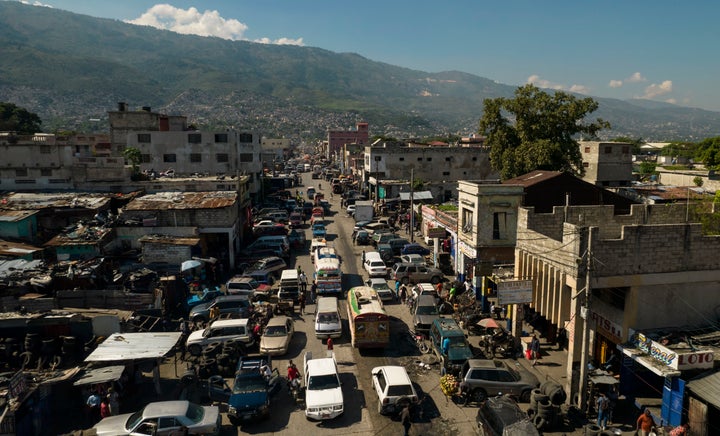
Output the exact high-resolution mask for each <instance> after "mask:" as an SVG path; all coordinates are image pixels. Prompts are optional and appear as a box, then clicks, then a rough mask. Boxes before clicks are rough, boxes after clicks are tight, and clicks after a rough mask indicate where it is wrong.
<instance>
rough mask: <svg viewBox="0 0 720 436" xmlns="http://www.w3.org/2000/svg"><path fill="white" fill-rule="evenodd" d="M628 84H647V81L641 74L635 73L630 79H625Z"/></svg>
mask: <svg viewBox="0 0 720 436" xmlns="http://www.w3.org/2000/svg"><path fill="white" fill-rule="evenodd" d="M625 81H626V82H627V83H638V82H647V79H646V78H644V77H643V75H642V74H640V72H639V71H638V72H635V73H633V74H632V75H631V76H630V77H628V78H627V79H625Z"/></svg>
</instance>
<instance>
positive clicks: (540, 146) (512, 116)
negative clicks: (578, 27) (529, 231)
mask: <svg viewBox="0 0 720 436" xmlns="http://www.w3.org/2000/svg"><path fill="white" fill-rule="evenodd" d="M597 108H598V103H597V102H596V101H595V100H593V99H592V98H589V97H588V98H584V99H577V98H576V97H574V96H572V95H570V94H568V93H565V92H560V91H558V92H555V93H554V94H553V95H550V94H548V93H546V92H544V91H542V90H540V89H539V88H537V87H535V86H534V85H525V86H522V87H520V88H518V89H517V90H516V91H515V98H503V97H500V98H492V99H486V100H485V101H484V112H483V116H482V118H481V119H480V129H479V131H480V134H481V135H484V136H485V137H486V138H487V140H486V144H487V145H489V146H490V147H491V150H490V159H491V162H492V166H493V168H494V169H495V170H496V171H499V172H500V176H501V177H502V178H503V179H509V178H512V177H516V176H519V175H521V174H525V173H528V172H530V171H533V170H537V169H542V170H552V171H567V172H571V173H573V174H577V175H582V174H584V172H585V170H584V168H583V164H582V155H581V153H580V146H579V144H578V142H577V140H575V139H574V137H575V136H576V135H577V134H579V133H584V134H586V135H588V136H590V137H592V138H595V137H596V135H597V132H598V131H600V130H601V129H604V128H610V124H609V123H608V122H606V121H604V120H602V119H600V118H598V119H597V120H596V121H595V122H592V123H585V124H584V123H583V120H584V119H585V117H586V116H587V115H588V114H590V113H592V112H594V111H595V110H597Z"/></svg>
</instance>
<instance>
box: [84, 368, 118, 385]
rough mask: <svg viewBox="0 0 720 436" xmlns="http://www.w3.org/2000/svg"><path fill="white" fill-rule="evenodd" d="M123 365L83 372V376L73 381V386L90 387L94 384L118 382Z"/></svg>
mask: <svg viewBox="0 0 720 436" xmlns="http://www.w3.org/2000/svg"><path fill="white" fill-rule="evenodd" d="M124 370H125V365H112V366H103V367H102V368H92V369H86V370H84V371H83V374H82V375H81V376H80V377H79V378H78V379H77V380H75V382H74V383H73V386H81V385H92V384H96V383H106V382H112V381H116V380H120V376H122V373H123V371H124Z"/></svg>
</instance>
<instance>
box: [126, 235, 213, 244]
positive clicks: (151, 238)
mask: <svg viewBox="0 0 720 436" xmlns="http://www.w3.org/2000/svg"><path fill="white" fill-rule="evenodd" d="M138 242H148V243H154V244H168V245H191V246H192V245H197V244H199V243H200V238H193V237H187V236H185V237H182V236H169V235H145V236H142V237H141V238H139V239H138Z"/></svg>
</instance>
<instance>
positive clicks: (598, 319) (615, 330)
mask: <svg viewBox="0 0 720 436" xmlns="http://www.w3.org/2000/svg"><path fill="white" fill-rule="evenodd" d="M590 319H592V320H593V321H594V322H595V328H596V330H599V331H601V332H602V333H605V334H606V335H607V336H609V338H610V339H613V340H614V341H615V343H616V344H619V343H621V342H622V339H623V337H622V336H623V335H622V327H621V326H620V325H619V324H617V323H614V322H612V321H610V320H609V319H607V318H605V317H604V316H602V315H600V314H599V313H597V312H592V314H591V315H590Z"/></svg>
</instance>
